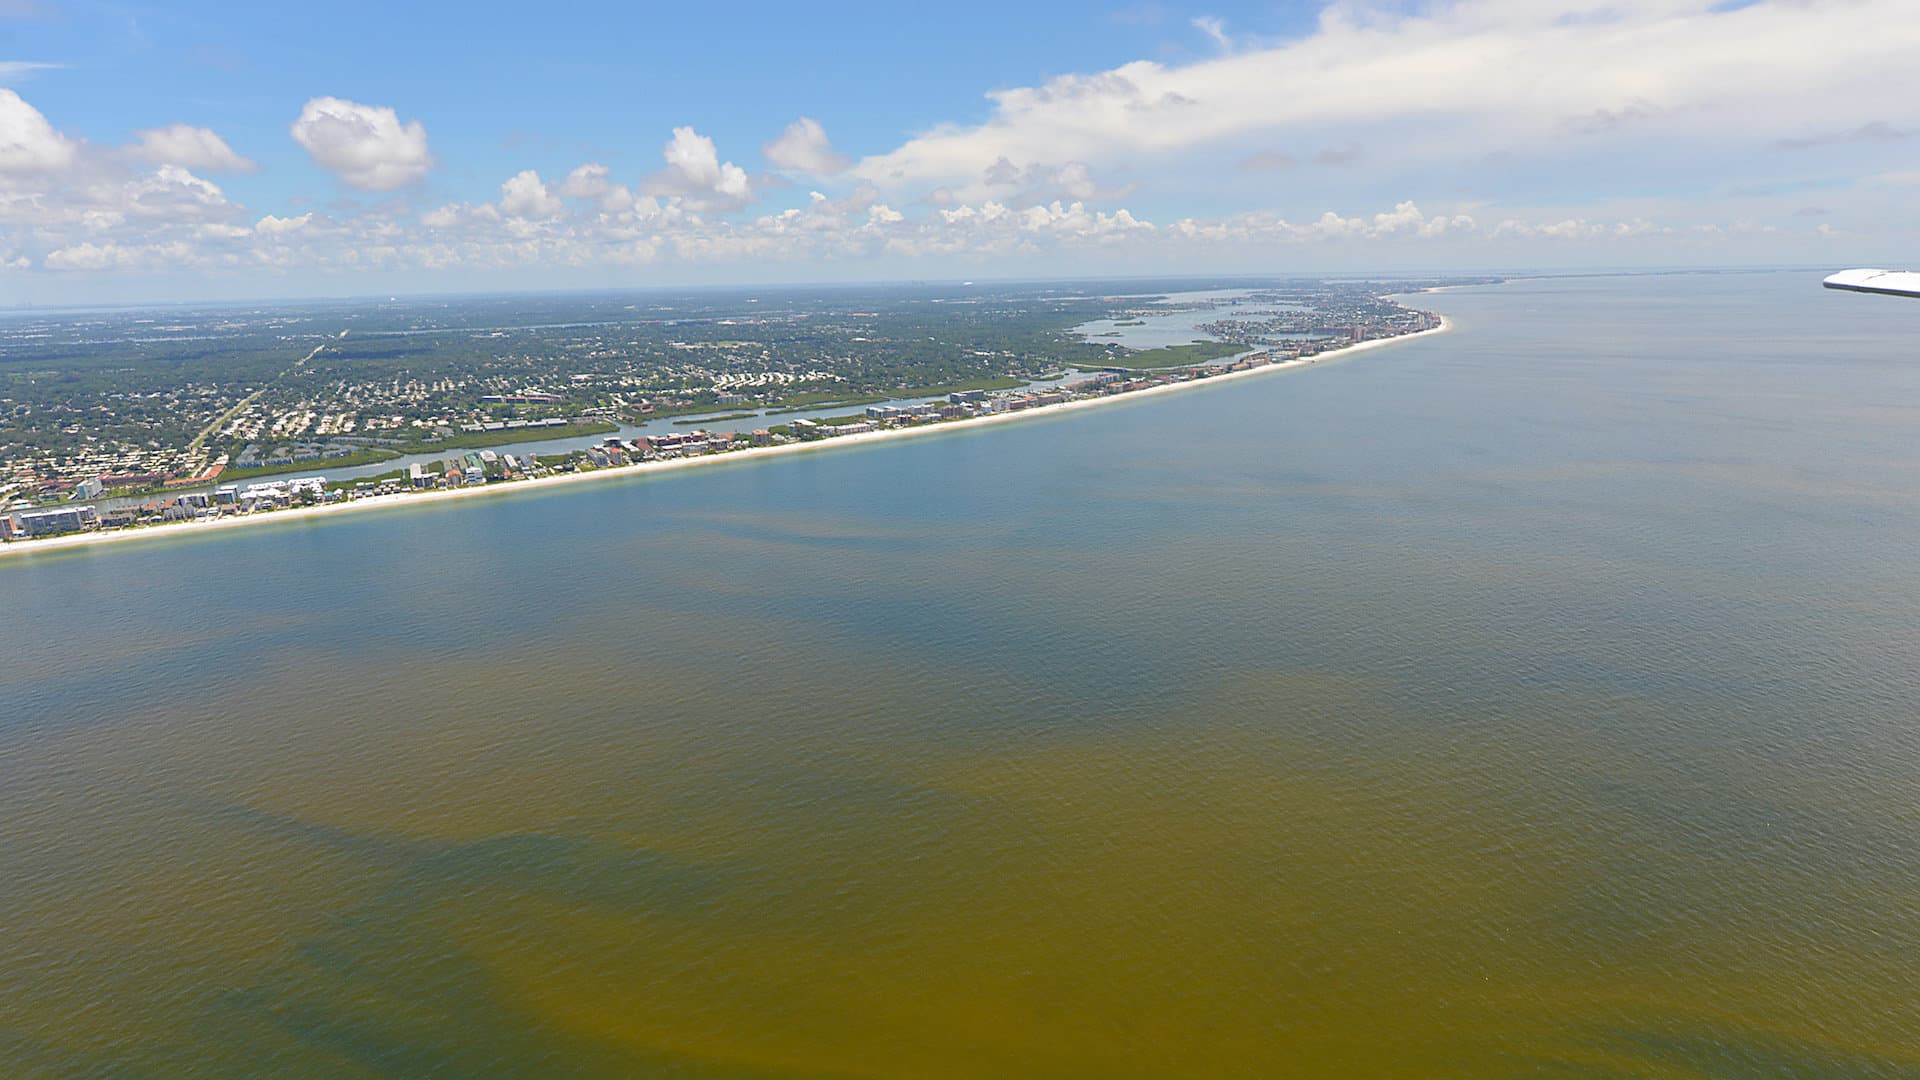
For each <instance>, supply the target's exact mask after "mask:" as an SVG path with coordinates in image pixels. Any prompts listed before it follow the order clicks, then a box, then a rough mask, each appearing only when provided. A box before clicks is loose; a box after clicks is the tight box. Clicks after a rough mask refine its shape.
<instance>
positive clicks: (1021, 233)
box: [0, 0, 1920, 298]
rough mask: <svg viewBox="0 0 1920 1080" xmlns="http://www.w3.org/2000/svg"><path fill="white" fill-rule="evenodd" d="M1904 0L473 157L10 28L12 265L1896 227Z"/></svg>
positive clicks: (4, 125)
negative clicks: (842, 139)
mask: <svg viewBox="0 0 1920 1080" xmlns="http://www.w3.org/2000/svg"><path fill="white" fill-rule="evenodd" d="M1911 15H1912V11H1911V6H1910V0H1751V2H1746V3H1736V2H1728V0H1611V2H1602V0H1453V2H1435V3H1430V4H1420V5H1409V4H1405V3H1394V2H1387V0H1381V2H1365V0H1342V2H1337V3H1332V4H1328V5H1326V6H1324V7H1322V8H1320V9H1319V10H1318V12H1317V19H1315V20H1314V21H1313V22H1312V24H1311V26H1310V28H1309V29H1307V30H1305V31H1303V32H1299V33H1295V34H1291V35H1288V36H1285V37H1279V38H1272V39H1268V38H1262V37H1258V36H1253V35H1244V34H1236V32H1235V29H1236V28H1235V26H1234V24H1233V23H1232V22H1230V21H1228V20H1226V19H1223V18H1221V17H1219V16H1216V15H1212V14H1209V13H1206V12H1196V13H1194V14H1192V15H1191V16H1190V17H1189V18H1187V20H1186V24H1185V27H1184V29H1185V32H1186V33H1187V35H1188V36H1189V37H1191V38H1193V39H1195V42H1194V44H1195V50H1194V51H1191V52H1182V53H1181V54H1180V55H1179V56H1178V57H1177V58H1175V59H1171V60H1168V59H1159V60H1155V59H1138V60H1132V61H1129V62H1126V63H1122V64H1119V65H1117V66H1113V67H1109V68H1106V69H1103V70H1092V71H1086V72H1081V73H1074V74H1066V75H1059V76H1055V77H1053V78H1049V79H1046V80H1042V81H1035V82H1034V83H1033V84H1032V85H1025V86H1012V87H1006V88H1000V89H988V88H981V92H983V93H984V94H985V99H986V102H987V108H986V109H985V110H984V112H983V113H981V110H979V109H978V108H977V105H976V104H975V103H973V102H964V103H954V104H953V105H952V108H953V110H954V111H958V112H965V111H973V112H975V113H980V115H976V116H975V117H974V118H973V119H970V120H966V121H952V122H946V123H938V124H935V125H933V126H931V127H928V128H925V129H924V130H920V131H918V132H917V133H914V134H911V135H909V136H906V137H904V138H896V139H893V140H890V141H888V142H881V143H879V144H877V145H869V146H861V147H853V146H841V145H836V142H835V140H834V139H833V138H832V137H830V135H829V124H830V123H837V121H835V120H834V118H833V117H831V116H829V117H827V118H825V119H822V118H821V117H817V116H813V115H799V116H795V115H793V114H792V113H787V115H784V116H782V115H779V113H780V112H783V111H785V108H786V107H785V106H783V104H782V103H778V102H770V103H768V104H767V105H766V109H767V110H768V113H767V116H768V120H767V124H766V128H765V132H766V134H765V136H764V141H763V142H761V143H760V145H759V146H758V147H757V158H755V157H754V156H753V155H754V153H755V148H754V147H752V146H736V147H734V148H733V150H732V153H731V154H729V153H727V152H723V150H722V149H721V147H720V146H719V145H717V143H716V140H715V138H713V137H712V136H710V135H708V134H703V133H702V131H701V130H700V128H701V126H702V123H703V121H702V118H701V116H700V115H699V105H698V104H697V103H694V104H688V105H686V106H685V108H686V109H687V111H688V113H689V115H687V116H686V117H685V122H684V123H681V124H678V125H676V126H673V127H672V128H671V130H670V131H669V132H666V133H664V134H665V135H666V137H665V138H664V140H661V139H660V138H659V136H655V137H654V140H651V141H652V145H653V146H655V147H657V148H658V149H657V151H654V157H653V164H652V165H650V166H644V167H638V168H636V167H634V166H635V164H637V161H629V162H626V163H622V162H619V161H612V160H608V159H606V158H599V157H597V158H595V159H591V160H578V159H576V160H577V164H574V165H572V166H571V167H570V169H569V168H568V167H567V166H562V167H561V169H560V170H556V171H555V172H554V173H552V174H550V175H552V176H553V177H554V178H553V179H551V180H550V179H547V178H545V177H543V176H542V175H541V173H540V172H539V171H538V169H537V168H534V167H523V168H519V169H518V170H517V171H513V172H512V173H511V174H509V175H506V176H505V177H504V178H500V177H499V174H496V177H495V178H494V179H493V180H491V181H489V180H486V179H485V178H484V177H481V178H475V177H473V176H470V175H468V174H470V173H472V172H473V171H474V170H473V167H472V166H470V165H468V164H466V163H463V162H461V161H456V160H450V159H449V158H447V157H446V156H445V155H443V154H442V153H441V152H438V151H436V150H435V148H434V147H433V145H432V139H431V138H430V131H431V130H437V129H438V128H439V127H440V126H441V125H443V124H449V125H458V126H461V127H467V128H471V127H474V126H475V125H482V124H485V123H486V117H485V116H484V115H453V116H443V115H429V114H425V113H424V112H420V113H418V114H416V110H415V108H414V107H413V106H411V105H410V104H409V103H408V102H405V101H396V102H378V103H375V102H363V101H356V100H352V99H349V98H347V97H339V96H332V95H329V94H325V93H315V94H314V95H313V96H310V97H307V98H306V99H304V100H289V101H286V102H285V103H284V107H283V115H284V119H282V120H281V122H280V123H281V125H282V126H281V128H280V133H281V137H282V138H286V139H290V140H291V142H292V144H293V146H295V147H297V148H298V150H299V152H300V156H299V157H298V158H289V157H288V156H287V155H286V154H285V153H282V150H283V149H284V148H283V147H280V146H274V145H272V144H271V143H269V142H267V141H265V138H264V135H263V133H261V132H259V131H253V132H247V133H229V134H222V133H220V132H217V131H215V130H213V129H212V128H211V127H209V126H201V125H196V124H193V123H190V122H186V121H183V120H181V119H178V118H176V117H175V116H172V115H167V114H165V113H156V115H150V116H149V115H144V107H143V105H142V104H141V103H140V102H138V101H132V102H129V103H127V104H125V106H124V110H125V112H126V113H127V114H128V115H126V116H125V117H124V119H123V123H124V125H125V127H126V128H127V129H129V130H131V132H132V136H131V138H130V139H128V140H127V141H123V142H119V141H115V140H116V138H117V137H118V136H117V134H116V132H114V131H97V132H88V131H82V130H77V129H74V128H71V127H69V126H67V125H66V124H65V122H64V121H62V119H61V118H60V116H59V114H58V113H57V112H54V113H53V114H51V115H50V114H49V112H47V111H43V110H42V108H41V107H39V106H38V105H36V104H35V101H34V100H33V97H32V93H33V92H34V91H35V90H36V89H37V88H38V87H39V86H40V85H42V84H43V81H44V80H47V79H53V78H78V77H82V75H83V73H82V72H80V71H78V70H77V69H74V68H72V67H69V66H66V65H62V64H55V63H52V62H50V61H45V60H43V59H41V58H34V57H18V58H0V84H4V85H8V86H11V87H12V88H10V89H0V289H4V288H5V286H6V284H7V282H9V281H13V282H16V283H19V282H25V281H29V280H35V281H38V280H41V279H54V283H52V284H48V285H44V286H42V288H43V290H44V289H51V290H54V292H55V293H56V294H58V295H62V296H69V297H74V298H81V297H86V296H88V295H91V293H90V290H98V289H101V288H102V286H101V283H102V282H103V281H106V280H108V279H110V278H113V277H115V276H120V277H123V278H126V277H131V278H134V279H137V280H139V281H141V282H143V283H147V284H148V285H153V284H154V283H171V285H172V286H174V287H175V291H178V292H183V293H193V292H200V293H203V294H206V295H221V294H228V293H232V292H234V291H236V289H243V290H245V289H251V290H257V289H258V288H260V287H261V286H260V284H259V283H260V282H262V281H273V280H275V275H278V276H279V278H278V279H279V280H281V281H284V282H286V283H287V284H286V286H285V287H283V288H281V289H280V290H278V291H281V292H286V291H298V290H299V289H300V288H302V287H307V286H311V285H315V284H316V283H320V282H323V280H324V279H325V278H326V277H327V276H328V275H339V276H340V277H341V278H343V279H351V278H364V277H365V276H367V275H368V274H369V273H370V272H371V273H372V274H373V275H375V276H378V277H379V278H380V280H381V281H382V285H381V286H380V287H382V288H385V287H388V286H387V284H386V283H388V282H396V283H406V284H410V285H412V286H413V287H415V288H419V289H432V288H435V287H438V286H439V284H440V283H441V282H443V281H453V280H458V281H461V282H463V283H471V282H473V281H475V280H498V281H499V282H500V283H501V284H503V285H506V284H522V283H541V282H548V283H551V282H555V281H560V282H565V283H575V284H579V283H589V282H593V281H607V282H609V283H616V282H617V283H640V282H645V281H670V280H685V279H688V278H697V279H702V280H726V279H734V280H741V281H766V280H772V279H780V278H784V279H802V278H808V277H838V278H874V277H881V276H888V275H891V274H899V273H908V274H912V275H914V276H934V275H940V274H947V273H951V274H964V275H967V276H976V275H979V274H983V273H996V272H997V273H1001V274H1006V275H1012V276H1017V275H1022V274H1027V275H1031V274H1038V273H1061V272H1091V271H1099V272H1141V273H1151V272H1163V271H1186V270H1206V271H1228V270H1273V271H1285V270H1290V269H1299V270H1314V269H1337V268H1344V267H1366V268H1372V269H1377V270H1378V269H1391V268H1395V267H1406V268H1431V269H1440V268H1467V267H1485V266H1520V265H1601V264H1610V265H1625V264H1632V263H1641V264H1650V263H1668V264H1673V263H1685V264H1693V265H1704V264H1715V263H1741V262H1776V263H1777V262H1790V261H1820V260H1838V261H1848V262H1851V261H1855V260H1857V259H1861V258H1870V257H1874V256H1897V255H1898V252H1897V251H1894V252H1887V251H1885V249H1884V248H1883V247H1882V246H1881V245H1885V244H1888V243H1890V242H1893V243H1906V244H1909V245H1910V244H1911V242H1912V241H1913V240H1914V239H1915V235H1914V232H1913V231H1912V227H1911V226H1910V225H1908V224H1906V221H1907V220H1910V217H1911V215H1910V214H1908V215H1906V216H1905V217H1904V218H1903V215H1902V210H1903V208H1905V207H1909V206H1911V204H1912V202H1913V197H1914V195H1915V194H1916V193H1920V168H1915V167H1913V166H1912V165H1910V164H1909V163H1910V162H1911V161H1912V159H1913V156H1914V151H1915V149H1916V148H1920V138H1917V137H1916V135H1920V93H1915V92H1914V90H1915V89H1917V88H1920V87H1916V85H1915V84H1916V81H1920V77H1917V76H1916V75H1915V73H1914V71H1915V69H1914V67H1913V65H1912V63H1911V57H1912V56H1913V55H1915V54H1916V52H1917V51H1920V19H1914V18H1912V17H1911ZM315 89H316V90H321V89H325V88H315ZM163 108H164V107H163ZM852 126H855V127H857V126H858V125H857V124H856V125H852ZM243 134H244V135H245V136H246V138H243V137H242V135H243ZM507 134H508V133H507V132H504V131H502V132H499V133H497V136H496V137H504V136H506V135H507ZM617 135H618V137H619V138H620V139H622V140H623V141H626V142H631V143H633V144H634V145H635V146H637V147H644V146H645V145H646V143H647V142H649V141H650V140H646V139H638V138H633V137H631V136H629V135H628V134H627V133H617ZM247 139H251V140H253V141H252V142H249V141H247ZM869 141H870V140H869ZM736 158H737V159H738V160H741V161H746V162H747V164H745V165H742V164H737V163H736ZM270 160H273V161H278V162H279V163H280V164H278V165H277V166H275V165H271V164H266V163H267V162H269V161H270ZM215 175H218V176H220V177H222V179H221V180H220V181H219V182H216V181H215V180H213V179H210V177H212V176H215ZM269 181H271V182H269ZM249 184H254V185H259V190H260V196H254V195H246V196H245V201H243V198H242V197H241V195H240V194H237V193H239V192H241V190H242V188H243V187H244V186H245V185H249ZM229 188H232V189H234V190H233V192H230V191H229ZM249 202H252V203H253V205H251V206H250V205H249ZM263 274H265V275H267V276H266V277H264V278H263V277H262V276H261V275H263ZM474 275H482V276H481V277H480V278H476V277H475V276H474ZM486 275H492V277H491V278H489V277H487V276H486ZM333 288H334V291H338V289H339V285H338V284H337V283H336V284H335V285H334V286H333ZM107 291H111V289H108V290H107Z"/></svg>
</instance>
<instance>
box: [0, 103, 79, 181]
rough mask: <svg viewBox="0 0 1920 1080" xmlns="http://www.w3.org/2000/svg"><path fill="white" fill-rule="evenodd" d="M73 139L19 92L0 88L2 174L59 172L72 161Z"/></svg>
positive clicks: (0, 158)
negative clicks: (50, 121)
mask: <svg viewBox="0 0 1920 1080" xmlns="http://www.w3.org/2000/svg"><path fill="white" fill-rule="evenodd" d="M74 153H75V147H74V144H73V140H71V139H69V138H67V137H66V136H65V135H62V134H60V133H59V132H58V131H55V130H54V129H53V125H52V124H49V123H47V118H46V117H45V116H43V115H41V113H40V110H39V109H36V108H34V107H33V106H31V105H29V104H27V103H26V102H25V101H24V100H22V99H21V97H20V95H19V94H16V93H14V92H13V91H11V90H6V89H0V175H4V174H8V173H13V174H23V173H49V172H58V171H59V170H61V169H64V168H66V167H67V166H68V165H71V164H72V163H73V157H74Z"/></svg>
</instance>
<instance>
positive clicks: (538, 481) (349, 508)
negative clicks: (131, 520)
mask: <svg viewBox="0 0 1920 1080" xmlns="http://www.w3.org/2000/svg"><path fill="white" fill-rule="evenodd" d="M1452 329H1453V320H1451V319H1449V318H1447V317H1446V316H1445V315H1442V316H1440V325H1439V326H1436V327H1434V328H1433V329H1431V330H1421V331H1418V332H1416V333H1412V334H1402V335H1400V336H1398V337H1390V338H1379V339H1377V340H1373V341H1362V342H1358V343H1356V344H1352V345H1345V346H1342V347H1341V348H1338V349H1331V350H1328V351H1327V352H1323V353H1320V354H1319V355H1317V356H1312V357H1308V358H1304V359H1299V360H1288V361H1284V362H1281V363H1277V364H1268V365H1266V366H1264V367H1256V368H1249V369H1247V370H1245V371H1229V372H1224V373H1222V374H1219V375H1213V376H1209V377H1207V378H1205V379H1194V380H1190V381H1187V382H1176V383H1168V384H1167V385H1164V386H1150V387H1147V388H1146V389H1144V390H1135V391H1132V392H1130V393H1125V394H1109V395H1106V396H1103V397H1094V398H1082V399H1080V400H1078V401H1063V402H1060V403H1059V404H1057V405H1042V406H1039V407H1038V408H1033V409H1022V410H1021V411H1019V412H1006V413H994V414H992V415H989V416H974V417H968V418H966V419H964V420H947V421H942V422H940V423H937V424H924V425H921V426H919V427H906V428H888V429H886V430H884V431H868V432H862V433H861V434H858V435H841V436H837V437H834V438H829V439H820V440H817V441H812V442H792V443H783V444H781V445H778V446H755V447H750V448H748V449H745V450H731V451H728V452H726V453H720V454H703V455H701V456H699V457H691V458H673V459H670V460H667V461H642V462H636V463H634V464H631V465H616V466H611V467H608V468H604V469H594V470H593V471H591V472H571V473H560V474H557V475H552V476H540V477H535V478H533V479H530V480H514V481H510V482H507V483H504V484H487V485H483V486H480V487H472V488H467V487H459V488H448V489H445V490H438V491H422V492H407V493H403V494H398V495H374V496H370V497H368V498H364V499H355V500H353V501H351V502H338V503H330V504H328V505H325V506H300V507H293V508H291V509H287V510H273V511H269V512H266V513H256V514H247V515H236V516H232V517H221V518H212V519H209V520H205V521H175V522H168V523H166V524H161V525H144V526H138V527H134V528H127V529H115V530H113V531H111V532H83V533H69V534H67V535H65V536H50V537H46V538H44V539H39V540H14V541H11V542H8V543H4V544H0V560H3V559H7V558H9V557H17V556H23V555H33V554H37V553H40V552H60V551H74V550H77V549H81V548H90V547H97V546H103V545H107V544H116V543H127V542H132V541H136V540H154V539H169V538H183V537H189V536H205V535H212V534H214V533H216V532H220V531H223V530H231V529H238V528H244V527H247V526H258V525H266V524H272V523H277V522H295V521H309V520H312V519H315V518H321V517H326V516H329V515H334V514H347V513H353V512H356V511H370V510H390V509H395V508H399V507H408V506H427V505H432V504H436V503H442V502H447V501H451V500H454V499H475V498H486V497H489V496H498V495H505V494H509V493H514V492H523V491H540V490H547V489H550V488H556V487H559V486H561V485H564V484H581V483H590V482H594V481H602V480H614V479H618V478H622V477H638V476H647V475H651V474H653V473H656V472H667V471H670V470H675V469H691V468H699V467H701V466H710V465H718V464H721V463H723V462H724V463H734V462H745V461H751V460H756V459H761V458H767V457H773V456H775V455H780V454H795V453H805V452H809V451H819V450H831V449H835V448H838V447H843V446H859V445H867V444H871V443H876V442H882V441H885V440H888V439H903V438H911V437H913V436H916V435H929V434H933V433H935V432H947V431H963V430H967V429H969V428H973V427H977V426H985V425H988V424H997V423H1006V422H1010V421H1018V420H1026V419H1030V418H1033V417H1042V416H1056V415H1059V414H1061V413H1063V412H1067V411H1069V410H1072V409H1087V408H1095V407H1098V406H1101V405H1112V404H1116V403H1119V402H1122V401H1134V400H1137V399H1142V398H1147V397H1150V396H1152V395H1154V394H1170V393H1174V392H1176V391H1180V390H1192V389H1198V388H1201V387H1208V386H1214V385H1217V384H1220V383H1225V382H1230V381H1232V380H1235V379H1244V378H1250V377H1253V376H1256V375H1266V374H1270V373H1272V372H1276V371H1291V370H1295V369H1298V368H1303V367H1311V366H1313V365H1314V364H1317V363H1319V362H1320V361H1322V360H1327V359H1341V358H1346V357H1349V356H1351V355H1353V354H1355V353H1361V352H1366V351H1369V350H1372V349H1378V348H1382V347H1385V346H1388V345H1396V344H1399V343H1401V342H1406V341H1413V340H1415V339H1417V338H1423V337H1428V336H1430V335H1433V334H1444V333H1446V332H1447V331H1449V330H1452Z"/></svg>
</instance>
